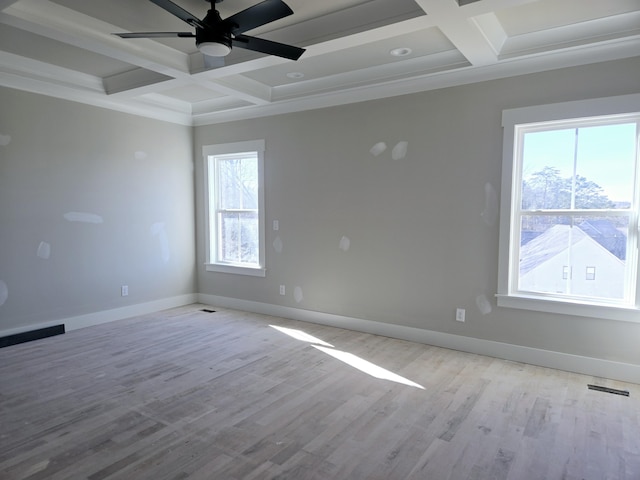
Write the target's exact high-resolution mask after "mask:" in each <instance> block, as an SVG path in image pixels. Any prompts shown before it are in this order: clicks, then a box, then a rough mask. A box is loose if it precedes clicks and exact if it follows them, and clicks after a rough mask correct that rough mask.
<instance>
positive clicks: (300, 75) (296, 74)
mask: <svg viewBox="0 0 640 480" xmlns="http://www.w3.org/2000/svg"><path fill="white" fill-rule="evenodd" d="M287 77H289V78H293V79H295V80H297V79H299V78H304V73H301V72H289V73H287Z"/></svg>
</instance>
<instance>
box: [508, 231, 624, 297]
mask: <svg viewBox="0 0 640 480" xmlns="http://www.w3.org/2000/svg"><path fill="white" fill-rule="evenodd" d="M569 245H571V247H570V248H569ZM520 255H521V262H520V281H519V290H524V291H534V292H547V293H570V294H572V295H583V296H586V297H591V298H622V297H623V296H624V262H623V261H622V260H620V259H619V258H617V257H616V256H615V255H613V254H612V253H611V252H609V251H608V250H607V249H606V248H604V247H603V246H602V245H600V244H599V243H598V242H597V241H596V240H594V239H593V238H591V237H590V236H589V235H587V234H586V233H584V231H582V230H581V229H580V228H579V227H573V229H572V227H570V226H568V225H556V226H554V227H552V228H550V229H549V230H547V231H546V232H545V233H543V234H542V235H540V236H538V237H537V238H535V239H533V240H531V241H530V242H529V243H527V244H526V245H524V246H523V247H522V249H521V252H520ZM565 267H568V268H569V275H568V277H569V278H567V279H564V278H563V274H564V273H565V272H566V269H565ZM587 267H594V268H595V275H594V277H593V280H590V279H587Z"/></svg>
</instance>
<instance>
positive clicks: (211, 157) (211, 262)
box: [202, 139, 266, 277]
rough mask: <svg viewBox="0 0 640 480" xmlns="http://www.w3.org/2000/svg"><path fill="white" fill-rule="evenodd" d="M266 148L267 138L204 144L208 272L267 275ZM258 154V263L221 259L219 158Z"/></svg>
mask: <svg viewBox="0 0 640 480" xmlns="http://www.w3.org/2000/svg"><path fill="white" fill-rule="evenodd" d="M264 150H265V141H264V140H263V139H262V140H248V141H243V142H233V143H221V144H215V145H204V146H203V147H202V157H203V162H204V188H205V190H204V192H205V194H204V210H205V269H206V271H208V272H219V273H234V274H239V275H250V276H254V277H265V276H266V267H265V253H266V249H265V234H266V232H265V208H264ZM248 152H251V153H255V154H256V156H257V164H258V264H256V265H253V264H241V263H230V262H223V261H220V260H219V259H218V253H217V252H218V251H219V238H220V232H219V225H218V221H217V211H216V203H217V200H216V198H217V192H218V180H219V179H218V176H217V170H218V169H217V165H216V157H222V156H228V155H234V154H243V153H248Z"/></svg>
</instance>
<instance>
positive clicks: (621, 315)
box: [496, 294, 640, 323]
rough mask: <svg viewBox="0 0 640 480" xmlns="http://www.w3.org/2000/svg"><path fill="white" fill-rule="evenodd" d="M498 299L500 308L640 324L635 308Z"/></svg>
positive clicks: (525, 298) (511, 297) (513, 297)
mask: <svg viewBox="0 0 640 480" xmlns="http://www.w3.org/2000/svg"><path fill="white" fill-rule="evenodd" d="M496 298H497V301H498V306H499V307H506V308H518V309H521V310H533V311H537V312H547V313H558V314H562V315H575V316H579V317H591V318H602V319H605V320H618V321H622V322H633V323H640V309H639V308H638V307H635V306H622V305H610V304H606V303H597V302H593V303H585V302H577V301H576V302H572V301H571V300H565V299H562V300H560V299H552V298H549V299H543V298H540V297H534V296H527V295H504V294H497V295H496Z"/></svg>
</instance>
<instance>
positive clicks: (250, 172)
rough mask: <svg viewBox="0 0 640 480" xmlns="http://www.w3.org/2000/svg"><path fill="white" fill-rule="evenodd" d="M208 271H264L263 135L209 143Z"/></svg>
mask: <svg viewBox="0 0 640 480" xmlns="http://www.w3.org/2000/svg"><path fill="white" fill-rule="evenodd" d="M202 153H203V156H204V161H205V178H206V192H207V200H208V201H206V202H205V205H206V210H207V212H206V213H207V242H206V246H207V255H206V268H207V270H208V271H214V272H225V273H240V274H245V275H254V276H262V277H263V276H265V268H264V250H265V248H264V245H265V244H264V207H263V203H264V202H263V195H264V194H263V192H264V185H263V163H264V161H263V153H264V140H256V141H250V142H239V143H227V144H221V145H206V146H204V147H203V148H202Z"/></svg>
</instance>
